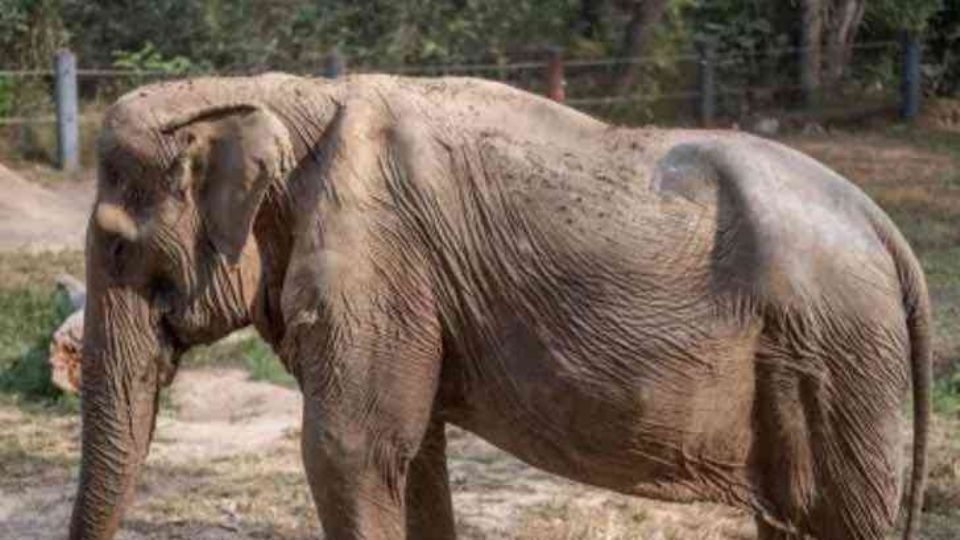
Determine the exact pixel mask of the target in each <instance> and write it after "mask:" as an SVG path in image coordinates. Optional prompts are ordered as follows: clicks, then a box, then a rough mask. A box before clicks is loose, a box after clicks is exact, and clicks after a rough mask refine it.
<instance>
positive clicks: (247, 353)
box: [184, 330, 297, 387]
mask: <svg viewBox="0 0 960 540" xmlns="http://www.w3.org/2000/svg"><path fill="white" fill-rule="evenodd" d="M184 365H192V366H215V365H227V366H237V367H242V368H243V369H245V370H246V371H247V372H248V373H250V378H251V379H252V380H255V381H266V382H270V383H274V384H279V385H282V386H289V387H295V386H296V384H297V383H296V380H295V379H294V378H293V376H292V375H290V374H289V373H288V372H287V370H286V368H285V367H284V366H283V363H282V362H281V361H280V359H279V358H277V356H276V354H274V353H273V350H272V349H271V348H270V346H269V345H267V344H266V343H265V342H264V341H263V340H262V339H260V337H259V336H258V335H257V334H256V333H255V332H253V331H252V330H242V331H240V332H237V333H235V334H233V335H230V336H227V337H226V338H224V339H222V340H220V341H218V342H216V343H213V344H211V345H206V346H202V347H195V348H194V349H193V350H191V351H190V352H189V353H187V356H186V357H185V358H184Z"/></svg>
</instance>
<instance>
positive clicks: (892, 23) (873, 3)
mask: <svg viewBox="0 0 960 540" xmlns="http://www.w3.org/2000/svg"><path fill="white" fill-rule="evenodd" d="M943 7H944V0H869V1H868V2H867V11H866V19H867V21H868V22H870V23H871V24H874V25H879V26H881V27H883V28H887V29H891V30H893V31H900V30H910V31H913V32H922V31H923V30H924V29H925V28H926V27H927V23H928V22H929V21H930V18H931V17H932V16H933V15H934V14H935V13H937V12H938V11H940V10H942V9H943Z"/></svg>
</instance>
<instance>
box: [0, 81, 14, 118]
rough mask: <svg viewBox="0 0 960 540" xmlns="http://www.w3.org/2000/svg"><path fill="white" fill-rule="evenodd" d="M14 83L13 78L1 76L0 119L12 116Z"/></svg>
mask: <svg viewBox="0 0 960 540" xmlns="http://www.w3.org/2000/svg"><path fill="white" fill-rule="evenodd" d="M13 92H14V82H13V78H12V77H4V76H0V118H2V117H4V116H11V115H12V114H13V111H14V109H13V105H14V93H13Z"/></svg>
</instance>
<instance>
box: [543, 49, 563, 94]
mask: <svg viewBox="0 0 960 540" xmlns="http://www.w3.org/2000/svg"><path fill="white" fill-rule="evenodd" d="M565 84H566V81H564V77H563V51H562V50H561V49H553V50H551V51H550V60H549V61H548V62H547V97H548V98H550V99H552V100H554V101H559V102H561V103H563V100H565V99H566V98H567V92H566V89H565V88H564V85H565Z"/></svg>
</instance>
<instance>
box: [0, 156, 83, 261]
mask: <svg viewBox="0 0 960 540" xmlns="http://www.w3.org/2000/svg"><path fill="white" fill-rule="evenodd" d="M0 193H2V196H0V250H5V251H10V250H16V249H25V250H28V251H38V250H50V249H80V248H82V247H83V241H84V234H85V233H86V227H87V216H88V212H89V210H90V206H91V203H92V201H93V195H94V188H93V182H92V181H90V180H86V181H79V182H59V183H57V184H55V185H49V186H44V185H41V184H39V183H37V182H29V181H27V180H25V179H24V178H22V177H21V176H20V175H19V174H16V173H14V172H13V171H11V170H10V169H7V168H6V167H4V166H3V164H0Z"/></svg>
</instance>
